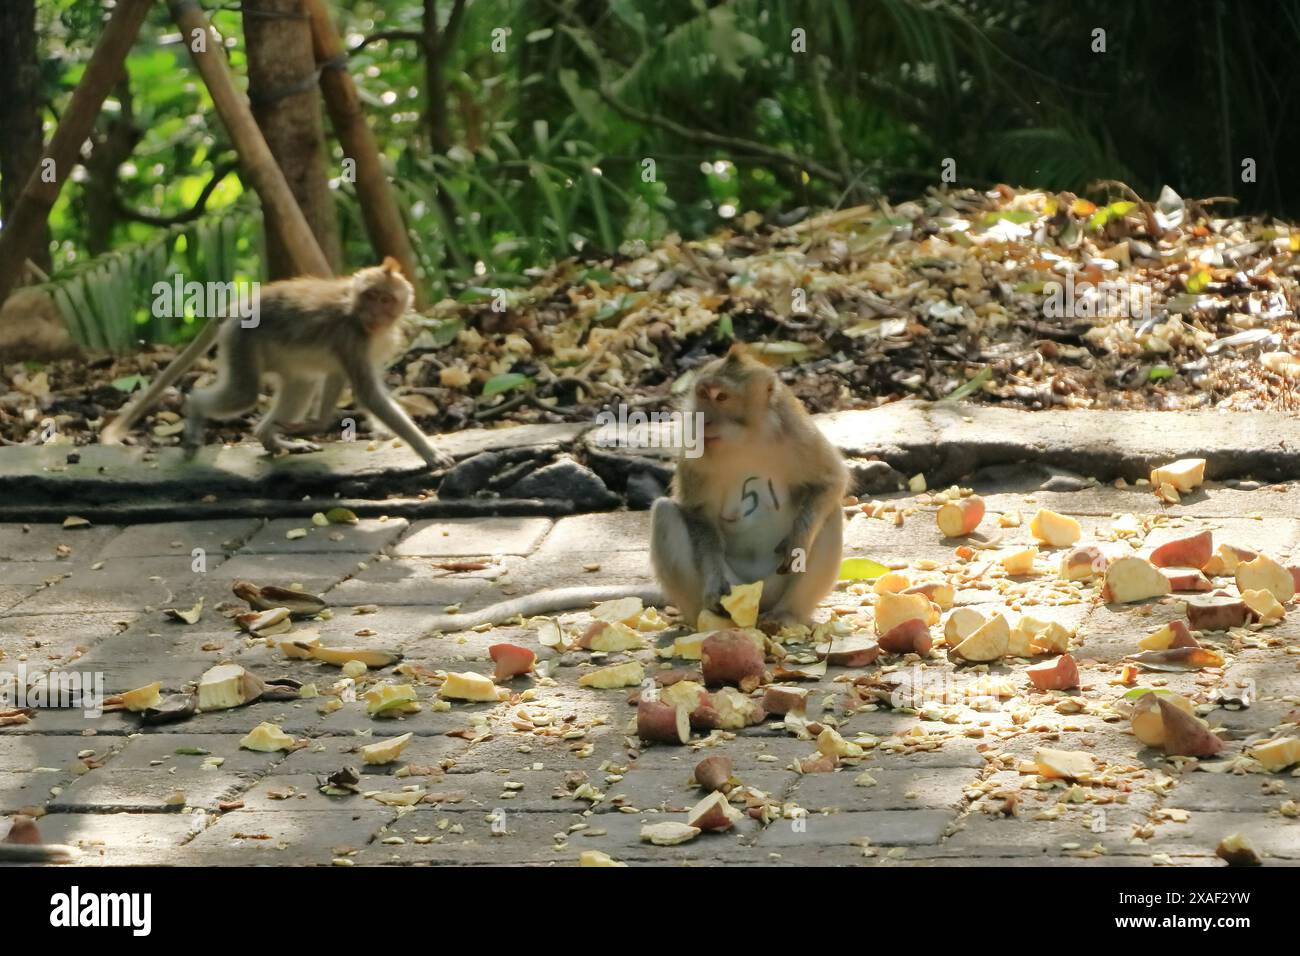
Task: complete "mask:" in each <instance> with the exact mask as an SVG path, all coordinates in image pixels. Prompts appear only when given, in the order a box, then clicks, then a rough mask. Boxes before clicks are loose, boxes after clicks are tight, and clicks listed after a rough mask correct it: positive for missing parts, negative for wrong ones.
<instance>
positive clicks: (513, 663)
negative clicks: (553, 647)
mask: <svg viewBox="0 0 1300 956" xmlns="http://www.w3.org/2000/svg"><path fill="white" fill-rule="evenodd" d="M488 656H489V657H491V658H492V660H493V661H495V662H496V665H497V669H496V673H494V674H493V675H492V676H493V677H495V678H496V679H497V680H509V679H510V678H512V677H518V676H519V675H520V674H527V673H528V672H530V671H531V670H532V669H533V665H534V664H535V663H537V655H536V654H534V653H533V652H532V651H530V650H529V649H528V648H526V647H520V646H519V645H518V644H493V645H492V646H491V647H489V648H488Z"/></svg>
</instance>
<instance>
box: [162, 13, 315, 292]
mask: <svg viewBox="0 0 1300 956" xmlns="http://www.w3.org/2000/svg"><path fill="white" fill-rule="evenodd" d="M168 6H169V8H170V9H171V14H172V19H174V20H175V21H176V24H177V26H179V27H180V28H181V34H182V36H183V38H184V42H185V45H186V46H187V47H188V48H189V51H190V56H191V57H192V58H193V60H194V65H195V67H197V68H198V71H199V74H200V76H202V77H203V82H204V83H205V84H206V85H207V88H208V93H209V94H210V95H211V96H212V103H213V105H214V106H215V107H216V109H217V114H218V115H219V116H220V117H221V122H222V123H223V124H224V125H225V127H226V132H228V133H229V134H230V140H231V142H232V143H233V144H234V147H235V152H237V153H238V154H239V161H240V166H241V169H242V171H243V172H244V173H246V174H247V175H248V178H249V181H250V183H251V185H252V187H253V188H254V189H255V190H256V191H257V195H258V197H259V198H260V199H261V200H262V205H263V206H264V207H265V209H266V210H267V211H268V212H269V213H270V214H271V215H272V216H273V217H274V221H275V222H276V223H277V224H278V225H279V228H280V237H281V239H282V240H283V241H284V245H285V248H286V249H288V251H289V255H290V256H291V257H292V258H293V262H294V265H295V266H296V267H297V269H298V270H299V271H300V272H302V273H304V274H308V275H318V276H329V275H333V270H332V269H330V265H329V261H328V260H327V259H326V258H325V254H324V253H323V252H322V251H321V248H320V244H319V243H318V242H317V241H316V236H315V234H314V233H313V232H312V231H311V226H309V225H308V224H307V217H306V216H304V215H303V214H302V210H301V209H300V208H299V207H298V203H297V201H296V200H295V199H294V197H293V193H292V191H290V189H289V184H288V183H287V182H285V178H284V173H283V172H282V171H281V170H280V166H279V164H278V163H276V161H275V157H274V156H272V155H271V149H270V147H269V146H267V145H266V140H265V139H264V138H263V137H262V131H261V130H259V129H258V128H257V122H256V120H254V119H253V114H252V112H251V110H250V109H249V105H248V99H247V98H246V97H244V96H243V95H241V94H240V93H239V91H238V90H237V89H236V88H235V81H234V78H233V77H232V76H231V73H230V65H229V64H228V63H227V62H226V57H225V51H224V49H223V48H222V46H221V44H220V42H219V41H218V39H217V35H216V33H215V32H214V31H213V29H212V25H211V24H210V23H208V18H207V17H206V16H204V14H203V9H202V8H201V7H200V6H199V5H198V3H196V2H195V0H171V2H170V3H169V4H168ZM198 33H203V34H205V35H206V38H207V41H208V42H207V43H206V44H204V46H203V48H202V49H201V50H200V49H196V48H195V43H194V38H195V36H196V35H197V34H198Z"/></svg>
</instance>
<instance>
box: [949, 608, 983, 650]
mask: <svg viewBox="0 0 1300 956" xmlns="http://www.w3.org/2000/svg"><path fill="white" fill-rule="evenodd" d="M983 626H984V615H983V614H981V613H980V612H979V611H977V610H976V609H975V608H973V607H959V608H956V609H955V610H954V611H953V612H952V613H951V614H949V615H948V620H946V621H944V624H943V642H944V643H945V644H947V645H948V646H949V647H956V646H957V645H958V644H960V643H961V642H962V641H964V640H966V638H968V637H970V636H971V635H972V634H974V633H975V632H976V631H978V630H979V629H980V628H981V627H983Z"/></svg>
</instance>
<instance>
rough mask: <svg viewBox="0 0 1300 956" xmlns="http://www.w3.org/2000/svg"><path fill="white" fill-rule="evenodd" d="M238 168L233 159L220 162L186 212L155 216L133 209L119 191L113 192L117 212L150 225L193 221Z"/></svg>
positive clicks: (125, 217) (123, 216)
mask: <svg viewBox="0 0 1300 956" xmlns="http://www.w3.org/2000/svg"><path fill="white" fill-rule="evenodd" d="M238 168H239V163H238V162H237V161H236V160H233V159H228V160H226V161H225V162H222V163H218V164H217V165H216V166H215V167H214V168H213V170H212V178H211V179H209V180H208V182H207V185H205V186H204V187H203V190H202V191H201V192H200V193H199V195H198V198H197V199H195V200H194V205H193V206H191V207H190V208H189V209H187V210H186V211H185V212H178V213H176V215H174V216H155V215H153V214H151V213H147V212H140V211H139V210H137V209H131V208H130V207H129V206H127V205H126V203H124V202H123V201H122V197H121V196H119V195H117V193H114V194H113V206H114V208H115V209H116V210H117V214H118V215H119V216H120V217H122V218H123V219H129V220H131V221H132V222H142V223H144V224H145V225H149V226H163V227H167V226H179V225H181V224H183V223H187V222H193V221H194V220H195V219H198V218H199V217H200V216H202V215H203V210H204V208H205V207H206V206H207V204H208V200H209V199H210V198H211V197H212V193H213V192H214V191H215V190H216V188H217V186H219V185H220V184H221V181H222V180H223V179H225V178H226V177H227V176H229V175H230V174H231V173H233V172H234V171H235V170H236V169H238Z"/></svg>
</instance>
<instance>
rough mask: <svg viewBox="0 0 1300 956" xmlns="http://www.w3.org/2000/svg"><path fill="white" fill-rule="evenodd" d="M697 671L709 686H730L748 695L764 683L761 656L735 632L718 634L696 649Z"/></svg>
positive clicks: (749, 642)
mask: <svg viewBox="0 0 1300 956" xmlns="http://www.w3.org/2000/svg"><path fill="white" fill-rule="evenodd" d="M700 669H701V670H702V671H703V673H704V683H705V684H706V685H709V686H717V685H719V684H732V685H735V686H736V687H739V688H740V689H741V690H745V691H751V690H753V689H754V688H755V687H757V686H758V685H760V684H762V683H763V681H764V680H765V679H766V675H765V674H764V672H763V652H762V650H760V649H759V647H758V645H757V644H756V643H755V642H754V639H753V638H751V637H749V636H748V635H747V634H743V633H741V632H740V631H736V630H726V631H718V632H717V633H714V634H710V635H709V636H708V637H707V638H705V640H704V643H703V644H702V645H701V646H700Z"/></svg>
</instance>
